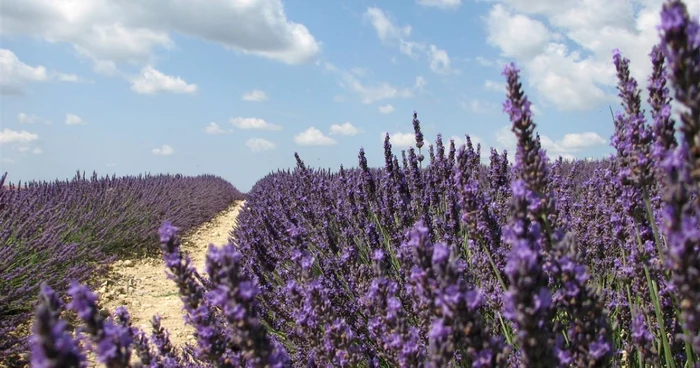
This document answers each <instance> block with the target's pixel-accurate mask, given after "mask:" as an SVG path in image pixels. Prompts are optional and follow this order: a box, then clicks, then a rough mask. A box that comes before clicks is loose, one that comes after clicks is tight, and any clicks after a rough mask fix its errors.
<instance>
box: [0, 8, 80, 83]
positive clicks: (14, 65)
mask: <svg viewBox="0 0 700 368" xmlns="http://www.w3.org/2000/svg"><path fill="white" fill-rule="evenodd" d="M0 4H2V5H0V9H2V7H3V5H4V3H0ZM1 19H2V18H0V23H1ZM1 27H2V26H1V25H0V29H1ZM50 80H58V81H63V82H75V81H77V80H78V77H77V76H75V75H72V74H64V73H59V72H50V71H48V70H47V69H46V67H44V66H41V65H38V66H31V65H27V64H25V63H23V62H22V61H21V60H19V58H18V57H17V55H15V53H14V52H12V51H11V50H8V49H0V95H17V94H24V93H25V92H26V84H27V83H31V82H46V81H50Z"/></svg>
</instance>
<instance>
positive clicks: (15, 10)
mask: <svg viewBox="0 0 700 368" xmlns="http://www.w3.org/2000/svg"><path fill="white" fill-rule="evenodd" d="M1 4H2V5H0V10H1V11H0V14H1V18H0V27H1V28H0V30H1V31H2V33H3V34H24V35H30V36H36V37H39V38H42V39H44V40H46V41H49V42H67V43H70V44H72V45H73V47H74V49H75V50H76V52H78V53H79V54H80V55H83V56H85V57H87V58H89V59H91V60H93V61H95V62H96V63H100V64H101V67H104V66H113V65H110V62H115V63H141V64H145V63H150V62H151V61H152V59H153V52H154V51H155V49H156V48H173V47H174V46H175V43H174V41H173V39H172V38H171V36H170V35H171V34H174V33H180V34H185V35H188V36H191V37H196V38H201V39H204V40H207V41H211V42H215V43H218V44H220V45H222V46H224V47H226V48H228V49H232V50H235V51H237V52H241V53H244V54H253V55H258V56H262V57H265V58H269V59H273V60H278V61H281V62H285V63H289V64H297V63H303V62H307V61H309V60H311V59H312V58H313V57H314V56H315V55H316V54H317V53H318V52H319V50H320V46H319V44H318V43H317V41H316V40H315V39H314V37H313V36H312V35H311V33H310V32H309V30H308V29H307V28H306V27H305V26H304V25H302V24H299V23H295V22H292V21H290V20H288V19H287V16H286V14H285V11H284V6H283V4H282V1H281V0H248V1H245V2H231V1H229V0H211V1H206V2H203V3H200V4H198V6H197V11H196V12H195V11H192V4H191V2H189V1H186V0H154V1H149V2H146V3H134V2H128V1H127V2H124V1H117V2H115V1H111V0H94V1H87V2H73V1H69V2H64V1H59V2H55V1H45V0H3V1H2V3H1ZM108 70H109V67H108Z"/></svg>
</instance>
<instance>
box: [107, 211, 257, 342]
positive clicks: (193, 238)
mask: <svg viewBox="0 0 700 368" xmlns="http://www.w3.org/2000/svg"><path fill="white" fill-rule="evenodd" d="M243 203H244V202H237V203H236V204H234V205H232V206H231V207H229V208H228V209H226V210H224V211H223V212H221V213H220V214H219V215H217V216H216V217H215V218H214V219H212V220H211V221H209V222H208V223H206V224H204V225H202V226H201V227H199V228H198V229H197V230H195V231H194V232H192V233H191V235H189V236H185V237H183V238H182V249H183V250H184V251H185V252H187V253H189V255H190V257H191V258H192V261H193V263H194V265H195V267H196V268H197V271H199V272H200V274H202V275H206V271H205V269H204V263H205V257H206V253H207V249H208V247H209V244H211V243H213V244H214V245H217V246H220V245H223V244H225V243H227V242H228V241H229V237H230V234H229V233H230V232H231V231H232V230H233V227H234V225H235V223H236V217H237V216H238V212H239V211H240V209H241V207H242V205H243ZM165 272H166V271H165V265H164V263H163V260H162V259H161V258H158V259H146V260H138V261H117V262H115V263H114V267H113V271H112V272H111V274H110V276H109V278H108V281H105V282H103V283H102V284H101V287H100V288H98V295H99V300H100V301H99V303H100V305H101V306H102V307H103V308H106V309H107V310H109V311H110V312H112V311H114V308H116V307H118V306H121V305H124V306H126V307H127V309H128V311H129V313H130V314H131V319H132V324H133V326H135V327H139V328H141V329H142V330H143V331H146V333H147V334H148V335H150V332H151V330H152V327H151V324H150V319H151V317H152V316H153V315H154V314H159V315H160V316H161V325H162V326H163V327H165V328H166V329H167V330H168V331H169V332H170V340H171V341H172V342H173V344H174V345H176V346H181V345H182V344H183V343H185V342H187V341H191V342H192V343H194V342H195V339H194V336H193V335H192V328H191V327H190V326H186V325H185V323H184V320H183V316H184V312H183V310H182V301H180V297H179V295H178V291H177V287H176V286H175V283H174V282H173V281H172V280H170V279H168V278H167V276H166V273H165Z"/></svg>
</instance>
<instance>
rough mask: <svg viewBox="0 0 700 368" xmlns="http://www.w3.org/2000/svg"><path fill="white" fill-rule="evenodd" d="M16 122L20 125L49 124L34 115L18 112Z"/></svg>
mask: <svg viewBox="0 0 700 368" xmlns="http://www.w3.org/2000/svg"><path fill="white" fill-rule="evenodd" d="M17 121H19V123H20V124H36V123H44V124H50V123H51V122H50V121H48V120H46V119H44V118H42V117H39V116H36V115H34V114H26V113H23V112H20V113H19V114H17Z"/></svg>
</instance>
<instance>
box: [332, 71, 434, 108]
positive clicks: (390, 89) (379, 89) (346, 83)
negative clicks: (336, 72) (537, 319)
mask: <svg viewBox="0 0 700 368" xmlns="http://www.w3.org/2000/svg"><path fill="white" fill-rule="evenodd" d="M425 84H426V82H425V79H423V77H420V76H418V77H416V82H415V84H414V85H413V86H412V87H402V88H399V87H395V86H393V85H391V84H389V83H387V82H382V83H376V84H372V85H367V84H363V83H362V82H361V81H360V80H359V79H357V77H355V76H354V75H353V74H351V73H347V72H346V73H342V81H341V85H342V86H343V87H345V88H347V89H349V90H350V91H352V92H354V93H355V94H357V95H358V96H359V97H360V101H361V102H362V103H364V104H370V103H373V102H377V101H381V100H386V99H391V98H409V97H413V95H414V93H415V92H416V91H420V90H422V89H423V87H424V86H425Z"/></svg>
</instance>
